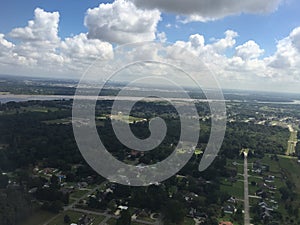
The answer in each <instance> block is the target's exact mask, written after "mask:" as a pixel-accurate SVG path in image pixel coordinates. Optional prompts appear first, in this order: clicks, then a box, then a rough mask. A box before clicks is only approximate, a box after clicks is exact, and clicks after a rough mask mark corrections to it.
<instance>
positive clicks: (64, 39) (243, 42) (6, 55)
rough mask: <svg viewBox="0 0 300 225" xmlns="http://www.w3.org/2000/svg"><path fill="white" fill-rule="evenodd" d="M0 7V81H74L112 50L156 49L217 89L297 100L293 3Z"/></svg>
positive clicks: (230, 0) (186, 0) (216, 0)
mask: <svg viewBox="0 0 300 225" xmlns="http://www.w3.org/2000/svg"><path fill="white" fill-rule="evenodd" d="M0 4H1V7H0V74H8V75H9V74H11V75H24V76H38V77H61V78H80V76H81V75H82V73H83V72H84V71H85V70H86V68H87V67H88V66H89V65H90V64H91V63H92V62H93V60H95V59H101V57H103V58H105V57H106V56H107V55H111V52H113V49H114V48H116V47H117V46H120V45H123V44H127V43H132V42H143V41H158V42H164V43H168V45H169V46H170V48H172V47H174V46H177V47H178V46H179V47H182V48H184V49H187V50H189V51H191V52H192V53H193V54H195V55H196V56H197V57H199V58H200V59H201V60H202V61H203V62H204V63H205V64H206V65H207V66H208V67H209V68H210V69H211V70H212V71H213V72H214V74H215V76H216V78H217V80H218V81H219V83H220V85H221V87H223V88H231V89H247V90H264V91H282V92H297V93H300V17H299V12H300V2H299V1H298V0H263V1H262V0H243V1H236V0H151V1H149V0H115V1H100V0H26V1H19V0H18V1H17V0H10V1H8V0H2V1H1V3H0ZM174 57H177V56H176V55H175V56H174Z"/></svg>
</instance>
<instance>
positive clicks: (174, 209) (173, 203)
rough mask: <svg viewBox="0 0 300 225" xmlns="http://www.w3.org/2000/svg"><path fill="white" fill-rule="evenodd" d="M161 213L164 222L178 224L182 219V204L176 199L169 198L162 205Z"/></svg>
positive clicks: (183, 212) (183, 213)
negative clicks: (162, 210) (163, 205)
mask: <svg viewBox="0 0 300 225" xmlns="http://www.w3.org/2000/svg"><path fill="white" fill-rule="evenodd" d="M163 214H164V221H165V223H166V224H168V223H169V224H180V223H181V222H183V220H184V215H185V211H184V205H183V204H182V203H181V202H179V201H177V200H170V201H168V202H167V204H166V206H165V207H164V212H163Z"/></svg>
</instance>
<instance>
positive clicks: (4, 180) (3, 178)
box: [0, 174, 8, 188]
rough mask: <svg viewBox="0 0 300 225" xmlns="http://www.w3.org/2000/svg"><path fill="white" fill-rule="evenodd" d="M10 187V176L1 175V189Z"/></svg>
mask: <svg viewBox="0 0 300 225" xmlns="http://www.w3.org/2000/svg"><path fill="white" fill-rule="evenodd" d="M7 185H8V176H6V175H2V174H0V188H6V186H7Z"/></svg>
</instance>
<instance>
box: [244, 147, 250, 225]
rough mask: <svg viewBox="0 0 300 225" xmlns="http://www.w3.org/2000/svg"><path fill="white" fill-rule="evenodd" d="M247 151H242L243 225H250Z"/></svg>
mask: <svg viewBox="0 0 300 225" xmlns="http://www.w3.org/2000/svg"><path fill="white" fill-rule="evenodd" d="M247 157H248V151H247V150H244V225H250V215H249V186H248V158H247Z"/></svg>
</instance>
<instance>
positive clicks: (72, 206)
mask: <svg viewBox="0 0 300 225" xmlns="http://www.w3.org/2000/svg"><path fill="white" fill-rule="evenodd" d="M100 186H101V185H98V186H96V187H95V188H93V189H91V190H90V191H89V192H87V193H86V194H84V195H83V196H82V197H80V198H78V199H77V200H76V201H74V202H73V203H72V204H69V205H67V206H65V207H64V208H63V211H68V210H71V211H75V212H81V213H84V214H92V215H98V216H105V219H104V220H103V221H102V222H101V223H100V224H95V225H106V222H107V221H108V220H109V219H111V218H115V219H117V218H118V216H115V215H113V214H108V213H106V212H95V211H92V210H85V209H79V208H75V206H76V204H78V203H79V202H80V200H83V199H85V198H87V196H89V195H91V194H93V193H94V192H95V191H96V190H97V189H99V187H100ZM61 214H62V213H58V214H57V215H55V216H53V217H52V218H50V219H49V220H48V221H46V222H44V223H43V224H41V225H48V224H50V223H51V222H52V221H53V220H55V219H56V218H57V217H59V216H60V215H61ZM134 221H135V222H138V223H142V224H145V225H159V224H160V220H159V219H157V220H156V221H155V222H150V221H144V220H138V219H135V220H134Z"/></svg>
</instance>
